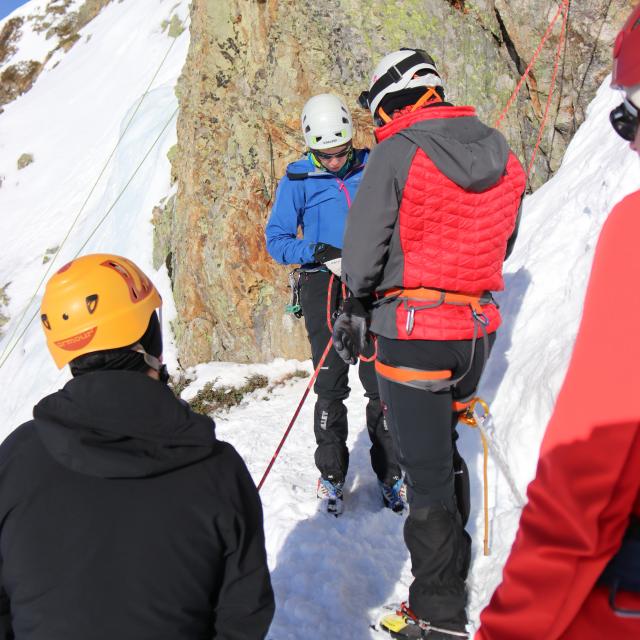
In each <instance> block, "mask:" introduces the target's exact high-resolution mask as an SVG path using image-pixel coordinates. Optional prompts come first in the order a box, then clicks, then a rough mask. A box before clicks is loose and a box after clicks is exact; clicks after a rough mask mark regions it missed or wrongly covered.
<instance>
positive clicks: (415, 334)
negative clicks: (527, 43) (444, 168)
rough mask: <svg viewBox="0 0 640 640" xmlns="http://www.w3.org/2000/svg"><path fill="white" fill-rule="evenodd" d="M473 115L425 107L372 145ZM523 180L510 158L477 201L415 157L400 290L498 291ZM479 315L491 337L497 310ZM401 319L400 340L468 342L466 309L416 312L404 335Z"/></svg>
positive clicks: (402, 214)
mask: <svg viewBox="0 0 640 640" xmlns="http://www.w3.org/2000/svg"><path fill="white" fill-rule="evenodd" d="M473 115H475V110H474V109H473V108H472V107H430V108H428V109H422V110H420V111H416V112H413V113H409V114H405V115H402V116H400V117H399V118H397V119H395V120H393V121H392V122H390V123H389V124H388V125H386V126H385V127H383V128H382V129H383V130H384V131H379V132H377V134H378V135H377V137H378V139H379V140H380V139H384V138H386V137H388V136H389V135H392V134H393V133H396V132H397V131H399V130H400V129H403V128H406V127H408V126H410V125H411V124H413V123H414V122H417V121H419V120H425V119H430V118H452V117H453V118H455V117H461V116H473ZM525 180H526V178H525V174H524V171H523V169H522V166H521V165H520V162H519V161H518V159H517V158H516V156H515V155H514V154H513V153H511V154H510V155H509V159H508V162H507V166H506V171H505V174H504V175H503V176H502V178H501V179H500V180H499V181H498V182H497V183H496V184H495V185H494V186H492V187H490V188H489V189H487V190H485V191H483V192H481V193H474V192H471V191H465V190H464V189H463V188H462V187H460V186H459V185H457V184H456V183H455V182H453V181H452V180H450V179H449V178H448V177H447V176H446V175H444V174H443V173H442V172H441V171H440V170H439V169H438V168H437V167H436V165H435V164H434V163H433V161H432V160H431V159H430V158H429V157H428V156H427V155H426V154H425V152H424V151H423V150H422V149H418V150H417V152H416V154H415V157H414V159H413V162H412V164H411V167H410V170H409V174H408V177H407V182H406V184H405V187H404V191H403V196H402V201H401V203H400V210H399V214H398V224H399V228H400V241H401V247H402V252H403V255H404V276H403V282H401V283H398V286H399V287H402V288H416V287H427V288H433V289H441V290H443V291H453V292H462V293H482V292H483V291H500V290H502V289H503V288H504V282H503V279H502V263H503V260H504V256H505V251H506V246H507V241H508V239H509V237H510V236H511V234H512V232H513V230H514V226H515V220H516V216H517V213H518V207H519V205H520V199H521V196H522V193H523V191H524V186H525ZM413 304H414V305H415V306H420V303H419V302H414V303H413ZM484 312H485V316H486V318H487V321H488V324H487V331H488V332H489V333H491V332H493V331H495V330H496V329H497V328H498V326H499V325H500V312H499V311H498V309H497V307H496V306H495V305H486V306H485V307H484ZM407 313H408V311H407V308H406V306H405V305H403V304H401V305H399V306H398V309H397V312H396V324H397V329H398V338H400V339H414V340H465V339H469V338H471V337H472V336H473V318H472V315H471V310H470V308H469V307H461V306H453V305H441V306H439V307H436V308H434V309H428V310H423V311H417V312H416V313H415V318H414V326H413V331H412V332H411V334H410V335H407V332H406V321H407Z"/></svg>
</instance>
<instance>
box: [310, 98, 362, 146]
mask: <svg viewBox="0 0 640 640" xmlns="http://www.w3.org/2000/svg"><path fill="white" fill-rule="evenodd" d="M301 124H302V134H303V135H304V140H305V142H306V143H307V146H308V147H309V149H330V148H331V147H338V146H340V145H341V144H346V143H347V142H349V140H351V138H352V137H353V124H352V120H351V114H350V113H349V109H347V107H346V105H345V104H344V102H342V100H340V98H338V97H337V96H334V95H332V94H331V93H320V94H318V95H317V96H313V98H310V99H309V100H307V103H306V104H305V105H304V107H303V109H302V117H301Z"/></svg>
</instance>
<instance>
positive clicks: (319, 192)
mask: <svg viewBox="0 0 640 640" xmlns="http://www.w3.org/2000/svg"><path fill="white" fill-rule="evenodd" d="M368 157H369V150H368V149H358V150H356V157H355V159H354V163H353V167H352V168H351V169H350V170H349V171H348V172H347V174H346V175H345V176H344V178H342V179H340V178H338V177H337V176H335V175H334V174H333V173H330V172H329V171H325V170H323V169H321V168H318V167H317V166H316V165H315V164H314V163H313V162H312V160H311V159H310V157H309V156H307V157H305V158H302V159H301V160H297V161H296V162H292V163H291V164H290V165H289V166H288V167H287V173H286V175H285V176H284V177H283V178H282V180H280V183H279V184H278V189H277V191H276V198H275V202H274V205H273V209H272V210H271V215H270V216H269V221H268V222H267V227H266V229H265V235H266V238H267V251H268V252H269V254H270V255H271V257H272V258H273V259H274V260H277V261H278V262H280V263H281V264H301V265H305V264H312V263H314V259H313V250H314V247H315V245H316V244H317V243H319V242H324V243H325V244H330V245H333V246H334V247H338V248H339V249H341V248H342V237H343V236H344V227H345V224H346V221H347V213H348V211H349V207H350V206H351V202H353V199H354V198H355V196H356V191H357V190H358V187H359V186H360V182H361V180H362V173H363V170H364V166H365V164H366V162H367V158H368ZM298 227H300V228H301V229H302V234H303V237H302V238H298V237H297V233H298Z"/></svg>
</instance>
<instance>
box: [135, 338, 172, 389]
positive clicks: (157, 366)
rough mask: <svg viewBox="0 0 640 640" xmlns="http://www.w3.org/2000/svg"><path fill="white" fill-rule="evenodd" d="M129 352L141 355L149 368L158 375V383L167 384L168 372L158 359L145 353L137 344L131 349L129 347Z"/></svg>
mask: <svg viewBox="0 0 640 640" xmlns="http://www.w3.org/2000/svg"><path fill="white" fill-rule="evenodd" d="M131 350H132V351H135V352H136V353H139V354H141V355H142V357H143V358H144V361H145V363H146V364H147V365H148V366H149V368H150V369H153V370H154V371H155V372H156V373H157V374H158V376H159V378H160V382H163V383H164V384H167V382H169V371H168V370H167V366H166V365H164V364H162V362H161V361H160V359H159V358H156V357H155V356H153V355H151V354H150V353H147V352H146V351H145V350H144V347H143V346H142V345H141V344H140V343H139V342H138V343H137V344H134V345H133V347H131Z"/></svg>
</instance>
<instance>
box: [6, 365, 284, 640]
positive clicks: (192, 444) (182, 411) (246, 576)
mask: <svg viewBox="0 0 640 640" xmlns="http://www.w3.org/2000/svg"><path fill="white" fill-rule="evenodd" d="M214 428H215V425H214V423H213V421H212V420H211V419H210V418H207V417H205V416H202V415H199V414H196V413H194V412H192V411H191V410H190V409H189V408H188V407H187V406H186V405H185V404H183V403H182V402H180V401H178V400H176V398H175V397H174V396H173V393H172V392H171V390H170V389H169V388H168V387H166V386H165V385H163V384H162V383H160V382H158V381H156V380H153V379H151V378H149V377H148V376H146V375H145V374H142V373H138V372H132V371H96V372H93V373H89V374H86V375H82V376H80V377H78V378H74V379H72V380H71V381H70V382H68V383H67V384H66V386H65V387H64V388H63V389H62V390H60V391H58V392H56V393H54V394H52V395H50V396H47V397H46V398H44V399H43V400H41V401H40V402H39V403H38V404H37V405H36V407H35V408H34V420H33V421H31V422H27V423H25V424H23V425H22V426H21V427H19V428H18V429H16V430H15V431H14V432H13V433H12V434H11V435H10V436H9V437H8V438H7V439H6V440H5V441H4V443H3V444H2V445H1V446H0V557H1V562H2V564H1V567H0V577H1V583H0V640H9V639H10V638H15V639H16V640H115V639H116V638H117V639H118V640H152V639H153V640H178V639H180V640H205V639H207V640H210V639H213V638H216V639H217V640H245V639H246V640H258V639H261V638H264V637H265V635H266V633H267V630H268V628H269V625H270V623H271V619H272V617H273V612H274V601H273V592H272V589H271V583H270V578H269V572H268V569H267V564H266V554H265V547H264V533H263V523H262V508H261V505H260V500H259V498H258V494H257V491H256V488H255V485H254V483H253V481H252V479H251V477H250V475H249V473H248V471H247V469H246V467H245V465H244V463H243V461H242V459H241V458H240V456H239V455H238V454H237V453H236V451H235V450H234V449H233V447H232V446H231V445H229V444H227V443H224V442H219V441H217V440H216V438H215V434H214Z"/></svg>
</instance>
